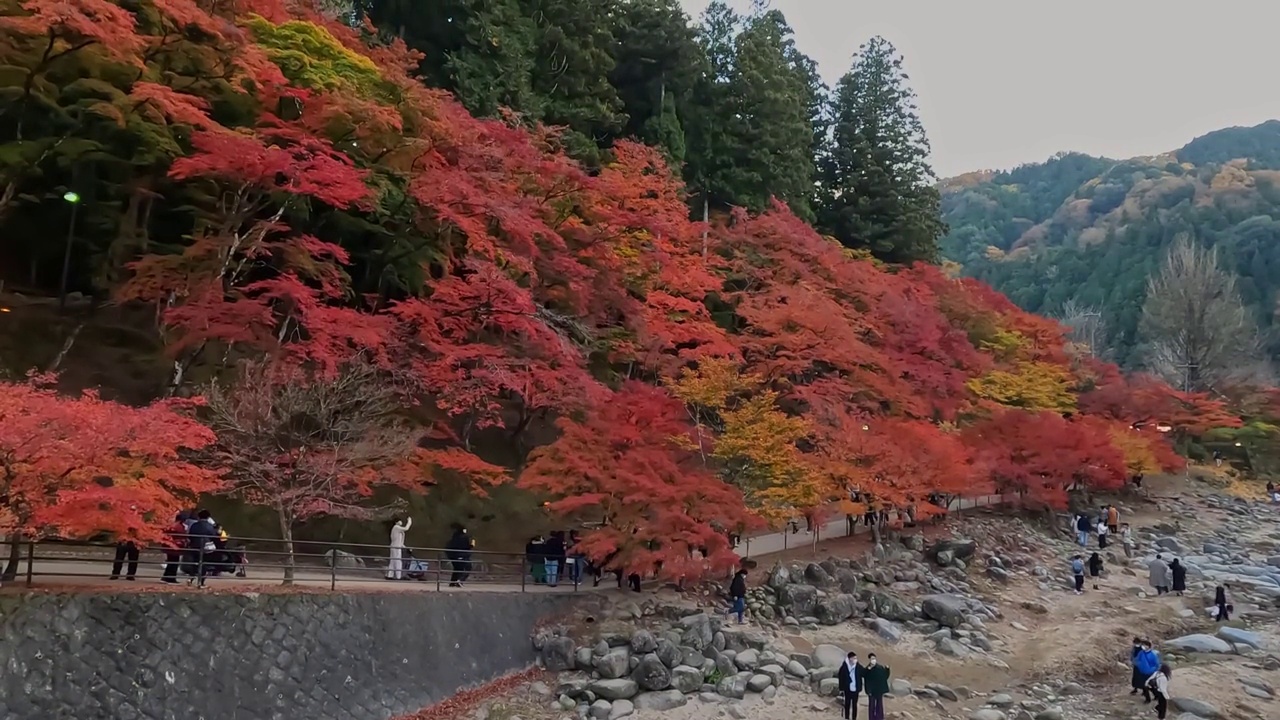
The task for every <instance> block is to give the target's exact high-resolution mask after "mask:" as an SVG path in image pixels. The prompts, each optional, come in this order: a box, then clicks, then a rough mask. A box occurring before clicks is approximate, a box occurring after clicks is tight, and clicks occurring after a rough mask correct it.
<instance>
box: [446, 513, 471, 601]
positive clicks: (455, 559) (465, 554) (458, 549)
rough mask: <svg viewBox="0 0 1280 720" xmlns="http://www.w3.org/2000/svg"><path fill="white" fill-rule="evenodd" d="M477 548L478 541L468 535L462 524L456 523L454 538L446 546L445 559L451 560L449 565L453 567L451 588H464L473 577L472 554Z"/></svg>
mask: <svg viewBox="0 0 1280 720" xmlns="http://www.w3.org/2000/svg"><path fill="white" fill-rule="evenodd" d="M475 547H476V541H475V540H472V539H471V536H470V535H468V534H467V528H465V527H464V526H463V525H462V524H461V523H454V524H453V537H450V538H449V542H448V543H447V544H445V557H447V558H449V564H450V565H452V566H453V574H452V575H451V576H450V577H449V587H456V588H460V587H462V583H464V582H466V581H467V577H468V576H470V575H471V552H472V550H474V549H475Z"/></svg>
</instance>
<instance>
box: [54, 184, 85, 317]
mask: <svg viewBox="0 0 1280 720" xmlns="http://www.w3.org/2000/svg"><path fill="white" fill-rule="evenodd" d="M62 199H63V200H64V201H65V202H66V203H67V204H68V205H70V206H71V219H70V220H69V221H68V222H67V244H66V248H65V249H64V250H63V253H62V282H61V283H59V284H58V310H59V311H62V310H66V309H67V282H68V281H69V279H70V277H71V244H72V243H73V242H74V241H75V236H76V210H78V209H79V208H80V196H79V195H77V194H76V193H74V192H72V191H71V190H68V191H66V192H65V193H63V194H62Z"/></svg>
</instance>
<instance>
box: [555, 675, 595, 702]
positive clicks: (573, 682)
mask: <svg viewBox="0 0 1280 720" xmlns="http://www.w3.org/2000/svg"><path fill="white" fill-rule="evenodd" d="M587 684H588V681H587V680H584V679H582V678H573V679H570V680H565V681H564V682H562V683H560V684H559V685H557V686H556V695H568V696H569V697H571V698H580V697H582V696H583V694H585V693H586V692H587Z"/></svg>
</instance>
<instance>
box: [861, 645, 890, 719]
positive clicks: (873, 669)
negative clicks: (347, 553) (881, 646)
mask: <svg viewBox="0 0 1280 720" xmlns="http://www.w3.org/2000/svg"><path fill="white" fill-rule="evenodd" d="M862 687H863V689H864V690H866V692H867V717H868V718H869V720H884V696H885V695H888V694H889V666H888V665H881V664H880V661H879V660H877V659H876V654H875V653H871V654H870V655H867V667H866V668H865V669H864V670H863V672H862Z"/></svg>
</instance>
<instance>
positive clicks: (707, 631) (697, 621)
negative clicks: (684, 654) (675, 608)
mask: <svg viewBox="0 0 1280 720" xmlns="http://www.w3.org/2000/svg"><path fill="white" fill-rule="evenodd" d="M679 625H680V644H681V645H685V646H686V647H691V648H693V649H694V650H705V649H707V648H709V647H711V643H712V641H713V640H714V638H715V633H714V632H713V631H712V628H711V616H710V615H707V614H706V613H697V614H694V615H686V616H685V617H682V618H680V623H679Z"/></svg>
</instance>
